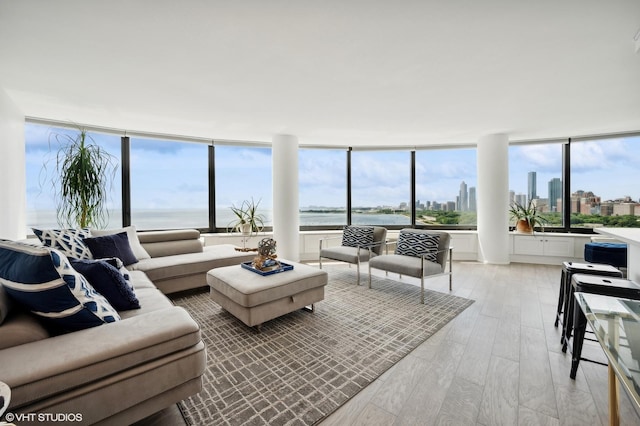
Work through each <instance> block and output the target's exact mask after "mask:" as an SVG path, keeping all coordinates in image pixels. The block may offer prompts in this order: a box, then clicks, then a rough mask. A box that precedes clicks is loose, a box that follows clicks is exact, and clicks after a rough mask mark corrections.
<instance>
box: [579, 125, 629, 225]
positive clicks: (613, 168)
mask: <svg viewBox="0 0 640 426" xmlns="http://www.w3.org/2000/svg"><path fill="white" fill-rule="evenodd" d="M570 146H571V194H570V206H571V227H573V228H583V229H585V228H586V229H591V228H596V227H602V226H607V227H640V221H639V220H640V203H638V199H639V198H640V187H639V186H638V181H637V177H638V175H639V172H640V136H631V137H618V138H601V139H590V140H584V141H580V140H578V141H571V145H570Z"/></svg>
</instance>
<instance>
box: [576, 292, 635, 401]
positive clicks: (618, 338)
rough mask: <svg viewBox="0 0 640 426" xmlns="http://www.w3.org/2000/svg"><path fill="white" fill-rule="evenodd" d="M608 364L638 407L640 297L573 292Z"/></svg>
mask: <svg viewBox="0 0 640 426" xmlns="http://www.w3.org/2000/svg"><path fill="white" fill-rule="evenodd" d="M575 297H576V300H577V301H578V304H579V305H580V307H581V308H582V311H583V312H584V313H585V316H586V317H587V321H588V322H589V325H590V326H591V329H592V330H593V331H594V333H595V335H596V337H597V339H598V342H599V343H600V345H601V346H602V349H604V352H605V354H606V356H607V358H608V360H609V365H610V366H611V367H612V368H613V369H614V371H615V373H616V376H617V377H618V379H619V381H620V383H622V385H623V386H624V387H625V389H626V390H627V392H628V394H629V396H630V397H631V399H632V400H633V401H634V403H635V404H636V406H637V407H640V300H629V299H622V298H618V297H610V296H602V295H599V294H591V293H580V292H577V293H575Z"/></svg>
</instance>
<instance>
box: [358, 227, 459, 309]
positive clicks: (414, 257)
mask: <svg viewBox="0 0 640 426" xmlns="http://www.w3.org/2000/svg"><path fill="white" fill-rule="evenodd" d="M450 241H451V237H450V235H449V234H448V233H446V232H442V231H431V230H425V229H412V228H405V229H402V230H401V231H400V235H399V237H398V241H397V246H396V250H395V252H394V253H393V254H383V255H380V256H376V257H374V258H372V259H371V260H370V261H369V288H371V269H372V268H374V269H380V270H383V271H387V272H394V273H396V274H399V275H400V277H402V275H408V276H410V277H415V278H420V289H421V291H420V303H424V278H425V277H429V278H431V277H437V276H442V275H449V290H451V288H452V276H453V272H452V266H451V258H452V255H453V248H452V247H451V246H450ZM447 261H448V262H449V268H448V269H449V270H448V271H447V268H446V265H447Z"/></svg>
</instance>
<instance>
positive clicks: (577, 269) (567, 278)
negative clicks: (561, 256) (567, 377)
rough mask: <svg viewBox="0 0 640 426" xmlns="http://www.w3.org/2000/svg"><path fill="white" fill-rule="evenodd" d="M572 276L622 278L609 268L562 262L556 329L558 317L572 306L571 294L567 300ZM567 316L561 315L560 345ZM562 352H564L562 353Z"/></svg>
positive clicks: (592, 264)
mask: <svg viewBox="0 0 640 426" xmlns="http://www.w3.org/2000/svg"><path fill="white" fill-rule="evenodd" d="M573 274H589V275H600V276H607V277H620V278H622V271H620V270H619V269H617V268H615V267H613V266H611V265H603V264H597V263H575V262H563V263H562V273H561V275H560V292H559V294H558V308H557V309H556V320H555V323H554V324H553V325H554V326H555V327H558V322H559V321H560V316H561V315H563V314H564V313H565V312H568V311H569V310H570V309H571V306H572V305H573V293H571V298H569V297H568V296H569V293H570V291H569V287H571V277H572V276H573ZM567 318H568V317H567V315H563V319H562V335H561V336H560V343H562V344H564V341H565V336H566V335H567V329H566V328H565V324H566V323H567ZM569 337H571V329H569ZM563 352H564V351H563Z"/></svg>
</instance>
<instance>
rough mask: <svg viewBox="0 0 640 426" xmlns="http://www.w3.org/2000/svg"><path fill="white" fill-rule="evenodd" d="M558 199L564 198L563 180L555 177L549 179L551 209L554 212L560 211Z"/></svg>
mask: <svg viewBox="0 0 640 426" xmlns="http://www.w3.org/2000/svg"><path fill="white" fill-rule="evenodd" d="M558 199H560V200H562V180H561V179H560V178H553V179H551V180H550V181H549V209H550V211H552V212H558V211H560V210H559V209H558Z"/></svg>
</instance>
